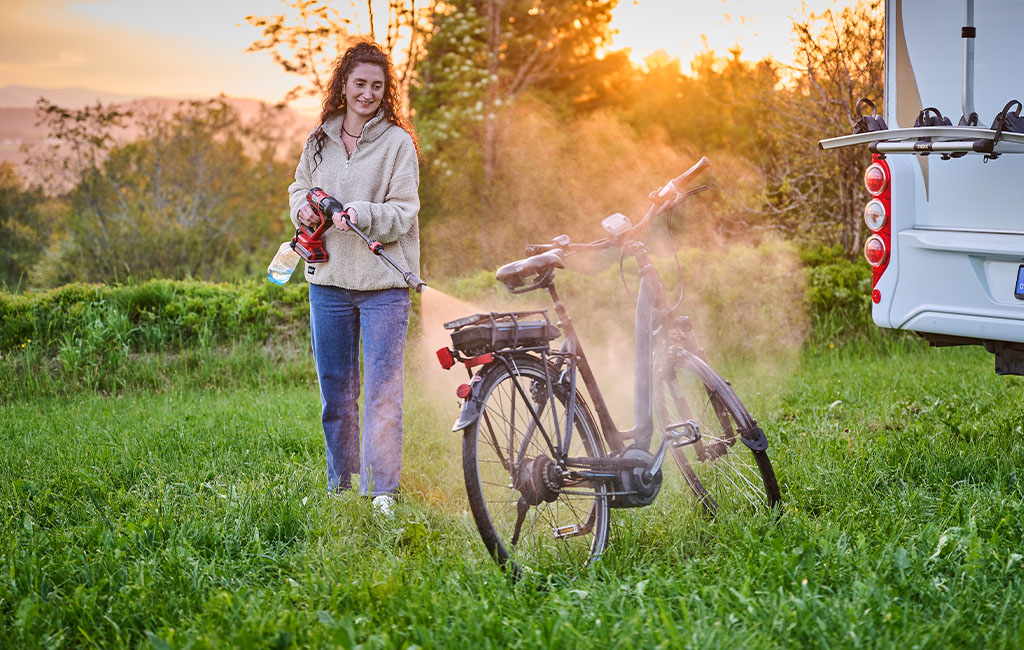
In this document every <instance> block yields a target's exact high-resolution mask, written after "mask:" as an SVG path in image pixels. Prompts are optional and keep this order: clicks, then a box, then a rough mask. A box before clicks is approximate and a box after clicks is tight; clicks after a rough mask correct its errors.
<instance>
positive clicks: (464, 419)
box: [452, 375, 483, 432]
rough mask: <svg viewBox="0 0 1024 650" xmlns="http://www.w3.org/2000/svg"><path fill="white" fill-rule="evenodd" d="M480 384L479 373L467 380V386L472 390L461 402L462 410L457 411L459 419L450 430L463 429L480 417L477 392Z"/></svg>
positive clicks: (481, 382)
mask: <svg viewBox="0 0 1024 650" xmlns="http://www.w3.org/2000/svg"><path fill="white" fill-rule="evenodd" d="M482 384H483V381H482V377H481V376H480V375H477V376H475V377H473V378H472V379H471V380H469V387H470V388H471V389H472V392H471V393H470V394H469V397H467V398H466V400H465V401H464V402H462V411H461V412H460V413H459V419H458V420H456V421H455V424H453V425H452V431H454V432H458V431H465V430H466V429H468V428H469V426H470V425H471V424H473V423H474V422H476V421H477V420H478V419H479V418H480V411H481V408H480V407H481V401H480V396H479V392H480V386H481V385H482Z"/></svg>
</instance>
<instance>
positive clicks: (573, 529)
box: [552, 524, 586, 539]
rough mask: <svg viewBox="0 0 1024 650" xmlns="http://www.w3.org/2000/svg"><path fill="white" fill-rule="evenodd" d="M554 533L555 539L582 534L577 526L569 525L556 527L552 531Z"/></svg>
mask: <svg viewBox="0 0 1024 650" xmlns="http://www.w3.org/2000/svg"><path fill="white" fill-rule="evenodd" d="M552 530H553V532H554V533H555V539H565V538H566V537H575V536H577V535H582V534H583V533H584V532H586V531H584V530H583V528H581V527H580V525H579V524H569V525H568V526H556V527H555V528H553V529H552Z"/></svg>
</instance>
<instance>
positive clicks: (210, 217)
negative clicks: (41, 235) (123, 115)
mask: <svg viewBox="0 0 1024 650" xmlns="http://www.w3.org/2000/svg"><path fill="white" fill-rule="evenodd" d="M90 110H93V109H86V113H87V112H88V111H90ZM101 112H103V111H101ZM47 115H49V117H48V119H49V120H50V128H51V136H52V137H54V138H55V139H56V140H57V141H58V142H59V143H62V144H65V145H66V146H65V147H60V148H59V149H57V148H55V150H54V152H53V154H54V157H55V159H56V160H60V156H61V155H64V156H66V157H65V158H64V165H63V167H65V168H71V167H75V166H78V165H84V167H82V168H81V169H80V170H79V172H78V181H77V183H76V184H75V185H74V187H73V189H72V190H71V191H70V193H69V194H68V196H67V207H66V209H65V211H64V214H63V215H61V217H62V218H60V222H61V226H62V227H61V229H60V236H59V237H56V238H54V239H53V242H52V244H51V246H50V249H49V251H48V254H47V255H46V259H45V262H44V263H39V264H36V265H35V266H34V267H33V268H32V274H31V280H32V284H33V285H35V286H57V285H60V284H63V283H67V282H76V281H90V282H96V281H107V282H112V281H116V280H118V279H128V278H134V279H146V278H152V277H165V278H182V277H189V276H192V277H201V278H205V279H223V278H226V277H233V276H237V275H238V274H240V273H254V272H256V271H257V269H259V268H261V266H262V263H264V262H263V259H262V258H263V257H264V256H266V255H267V254H268V253H269V251H271V250H272V246H273V245H274V241H275V240H278V238H283V232H282V231H284V229H283V228H282V227H281V226H280V224H281V222H282V220H284V219H285V215H284V214H283V209H282V208H281V207H274V206H275V205H277V206H280V205H282V199H281V198H280V197H281V196H282V194H281V192H282V191H283V190H282V187H284V186H285V185H286V183H287V181H286V179H287V178H288V171H289V168H290V165H289V164H286V163H282V162H279V161H278V160H277V159H276V156H275V154H276V151H277V149H278V147H279V143H278V142H276V141H274V140H273V139H272V138H273V136H274V135H275V131H274V130H273V129H272V128H271V127H272V126H273V124H272V121H271V120H272V119H273V114H272V113H265V114H263V115H262V116H261V118H259V121H258V122H257V123H255V124H243V123H242V122H241V120H240V119H239V117H238V114H237V112H236V111H235V110H234V109H232V108H231V107H230V106H228V105H227V104H226V103H225V102H224V101H223V100H219V99H218V100H209V101H206V102H199V101H191V102H184V103H182V104H181V105H179V107H178V109H177V110H176V111H175V112H174V113H173V114H172V115H170V116H165V115H163V114H159V113H154V114H151V115H147V116H143V117H142V118H140V120H139V126H140V128H141V129H142V136H141V137H139V138H138V139H136V140H134V141H132V142H129V143H126V144H115V141H114V140H113V138H112V136H111V135H110V133H109V129H108V128H107V127H106V126H104V125H106V124H109V123H110V120H107V121H106V122H104V121H98V120H91V119H90V117H89V115H88V114H84V113H83V112H82V111H65V110H63V109H59V108H57V107H54V106H50V107H49V109H48V113H47ZM65 151H66V152H67V153H62V152H65ZM82 152H85V153H84V154H83V153H82ZM254 255H256V256H258V257H257V258H256V259H254V257H253V256H254ZM254 264H257V265H258V266H256V268H255V269H254V268H253V265H254Z"/></svg>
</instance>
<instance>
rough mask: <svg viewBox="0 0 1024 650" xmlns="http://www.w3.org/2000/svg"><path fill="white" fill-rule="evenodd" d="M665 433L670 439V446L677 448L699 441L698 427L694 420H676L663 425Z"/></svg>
mask: <svg viewBox="0 0 1024 650" xmlns="http://www.w3.org/2000/svg"><path fill="white" fill-rule="evenodd" d="M665 435H666V436H668V438H669V440H671V441H672V446H673V447H675V448H677V449H678V448H679V447H685V446H687V445H692V444H694V443H695V442H697V441H699V440H700V427H699V426H698V425H697V421H696V420H687V421H686V422H676V423H674V424H670V425H668V426H667V427H665Z"/></svg>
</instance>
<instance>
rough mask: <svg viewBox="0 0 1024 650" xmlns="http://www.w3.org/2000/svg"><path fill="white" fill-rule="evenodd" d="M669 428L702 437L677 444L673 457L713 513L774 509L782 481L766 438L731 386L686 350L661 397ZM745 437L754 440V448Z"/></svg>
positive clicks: (658, 403)
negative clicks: (773, 463)
mask: <svg viewBox="0 0 1024 650" xmlns="http://www.w3.org/2000/svg"><path fill="white" fill-rule="evenodd" d="M656 409H657V412H658V419H659V421H660V422H661V426H662V427H663V428H664V429H674V430H675V431H678V432H681V433H684V434H686V437H690V436H691V435H692V433H693V431H694V430H696V431H699V433H700V440H699V441H698V442H696V443H693V444H688V445H685V446H681V447H673V448H671V449H672V457H673V458H674V459H675V461H676V464H677V465H678V466H679V469H680V471H682V473H683V478H684V479H685V480H686V482H687V484H688V485H689V486H690V489H691V490H693V493H694V495H696V497H697V499H698V500H699V502H700V503H701V505H702V506H703V507H704V509H705V510H707V512H708V513H709V514H711V515H713V516H714V515H717V514H719V513H720V512H723V511H725V512H732V511H755V510H758V509H765V508H769V509H770V508H772V507H773V506H775V505H776V504H777V503H778V502H779V501H780V500H781V496H780V494H779V484H778V481H777V480H776V478H775V471H774V470H773V469H772V463H771V460H769V458H768V453H767V451H766V450H765V449H764V448H760V449H756V450H755V449H751V446H753V447H755V448H758V447H767V440H766V439H765V438H764V437H763V436H764V434H763V433H762V432H761V430H760V429H758V428H756V423H755V421H754V419H753V418H752V417H750V414H749V413H748V412H747V409H746V408H745V407H744V406H743V403H742V402H741V401H740V399H739V397H737V396H736V393H735V391H733V389H732V387H731V386H730V385H729V384H728V382H726V381H725V380H724V379H722V378H721V377H720V376H719V375H718V374H717V373H716V372H715V371H714V370H712V369H711V368H710V367H709V366H708V365H707V364H706V363H705V362H704V361H703V360H701V359H700V358H698V357H696V356H694V355H692V354H683V355H680V356H678V357H676V359H675V360H674V363H673V364H672V366H671V367H670V368H669V369H668V371H667V373H666V376H664V377H663V378H662V382H661V388H660V391H659V392H658V394H657V395H656ZM744 438H745V439H747V440H750V441H755V440H756V442H753V444H752V445H751V446H748V445H747V444H746V443H745V442H744Z"/></svg>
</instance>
